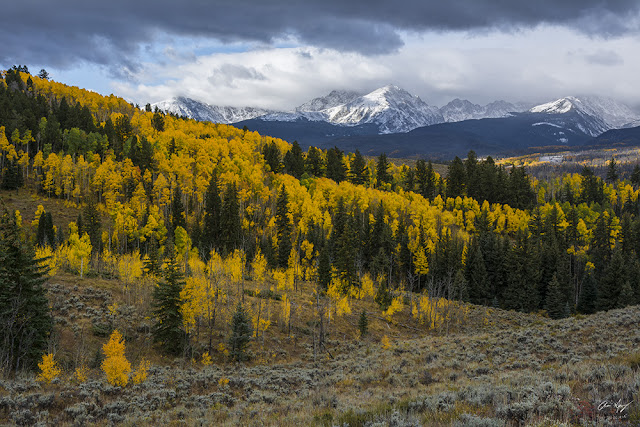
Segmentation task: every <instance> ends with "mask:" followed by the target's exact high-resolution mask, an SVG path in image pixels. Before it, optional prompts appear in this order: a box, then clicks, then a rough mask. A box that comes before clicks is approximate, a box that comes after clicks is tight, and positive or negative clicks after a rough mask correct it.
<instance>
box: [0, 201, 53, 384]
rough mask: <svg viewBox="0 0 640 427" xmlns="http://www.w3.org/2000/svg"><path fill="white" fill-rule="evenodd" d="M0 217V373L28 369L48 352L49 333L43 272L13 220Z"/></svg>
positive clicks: (6, 212)
mask: <svg viewBox="0 0 640 427" xmlns="http://www.w3.org/2000/svg"><path fill="white" fill-rule="evenodd" d="M1 215H2V216H1V217H0V324H1V325H2V328H0V370H4V371H6V372H9V371H19V370H22V369H31V368H34V367H35V366H36V364H37V363H38V361H39V360H40V358H41V356H42V354H43V353H44V352H45V350H46V348H47V341H48V339H49V334H50V333H51V330H52V319H51V315H50V312H49V301H48V300H47V296H46V290H45V289H44V287H43V284H44V283H45V281H46V271H45V270H44V268H43V267H41V266H40V265H39V263H38V261H39V260H36V259H34V254H33V252H32V250H31V249H30V248H28V247H27V246H26V245H25V244H24V242H22V240H21V237H20V234H21V233H20V230H19V228H18V226H17V225H16V223H15V217H14V216H13V215H11V214H10V213H9V212H8V211H7V210H6V208H5V207H4V206H3V207H2V213H1Z"/></svg>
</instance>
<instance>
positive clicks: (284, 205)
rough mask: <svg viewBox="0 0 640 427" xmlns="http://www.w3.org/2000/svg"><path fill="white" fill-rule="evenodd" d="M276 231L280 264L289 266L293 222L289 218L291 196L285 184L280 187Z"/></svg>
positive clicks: (280, 265)
mask: <svg viewBox="0 0 640 427" xmlns="http://www.w3.org/2000/svg"><path fill="white" fill-rule="evenodd" d="M276 232H277V233H278V266H279V267H280V268H287V265H288V261H289V254H290V253H291V248H292V244H291V233H292V232H293V224H292V223H291V218H289V196H288V195H287V190H286V188H285V187H284V185H283V186H282V188H281V189H280V194H278V200H277V202H276Z"/></svg>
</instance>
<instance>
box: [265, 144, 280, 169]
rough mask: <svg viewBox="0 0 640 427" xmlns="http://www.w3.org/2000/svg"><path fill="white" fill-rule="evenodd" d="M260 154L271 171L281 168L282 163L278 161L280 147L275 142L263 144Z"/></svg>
mask: <svg viewBox="0 0 640 427" xmlns="http://www.w3.org/2000/svg"><path fill="white" fill-rule="evenodd" d="M262 155H263V156H264V161H265V163H266V164H267V165H268V166H269V168H270V169H271V172H273V173H278V172H280V171H281V170H282V164H281V163H280V158H281V156H280V149H279V148H278V146H277V145H276V143H275V142H271V143H269V144H265V145H264V147H262Z"/></svg>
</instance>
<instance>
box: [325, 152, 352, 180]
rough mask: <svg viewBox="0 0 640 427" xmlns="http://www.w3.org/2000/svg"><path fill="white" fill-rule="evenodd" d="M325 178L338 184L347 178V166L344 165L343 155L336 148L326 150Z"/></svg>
mask: <svg viewBox="0 0 640 427" xmlns="http://www.w3.org/2000/svg"><path fill="white" fill-rule="evenodd" d="M326 176H327V178H329V179H332V180H334V181H335V182H336V183H340V182H342V181H344V180H345V179H346V178H347V166H346V165H345V164H344V153H343V152H342V150H340V149H339V148H338V147H333V148H330V149H328V150H327V173H326Z"/></svg>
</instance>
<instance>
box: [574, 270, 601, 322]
mask: <svg viewBox="0 0 640 427" xmlns="http://www.w3.org/2000/svg"><path fill="white" fill-rule="evenodd" d="M597 302H598V285H597V283H596V279H595V278H594V277H593V273H587V275H586V276H585V278H584V281H583V283H582V292H580V296H579V297H578V311H579V312H580V313H583V314H592V313H595V312H596V309H597Z"/></svg>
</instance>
